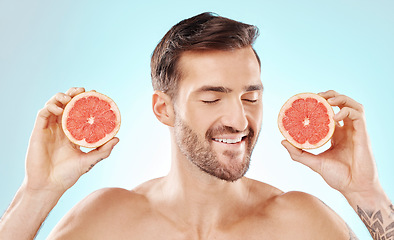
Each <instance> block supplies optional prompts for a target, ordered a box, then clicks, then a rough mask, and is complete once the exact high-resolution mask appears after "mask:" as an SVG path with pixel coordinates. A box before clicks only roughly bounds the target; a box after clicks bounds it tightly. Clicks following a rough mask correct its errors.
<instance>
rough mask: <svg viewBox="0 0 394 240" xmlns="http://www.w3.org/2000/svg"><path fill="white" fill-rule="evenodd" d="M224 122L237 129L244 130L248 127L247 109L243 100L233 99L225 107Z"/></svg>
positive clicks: (225, 124) (227, 125)
mask: <svg viewBox="0 0 394 240" xmlns="http://www.w3.org/2000/svg"><path fill="white" fill-rule="evenodd" d="M223 111H224V112H223V117H222V124H223V125H224V126H226V127H231V128H233V129H235V130H237V131H240V132H242V131H244V130H246V128H247V127H248V119H247V118H246V114H245V109H244V106H243V104H242V100H240V99H239V100H236V101H232V102H231V103H229V104H227V106H226V107H225V109H223Z"/></svg>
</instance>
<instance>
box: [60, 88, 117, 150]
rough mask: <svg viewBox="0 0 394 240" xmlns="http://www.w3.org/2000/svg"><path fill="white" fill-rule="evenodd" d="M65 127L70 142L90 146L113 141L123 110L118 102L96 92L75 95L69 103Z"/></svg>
mask: <svg viewBox="0 0 394 240" xmlns="http://www.w3.org/2000/svg"><path fill="white" fill-rule="evenodd" d="M62 127H63V131H64V133H65V134H66V136H67V138H68V139H70V141H71V142H73V143H75V144H77V145H79V146H82V147H87V148H96V147H99V146H101V145H103V144H105V143H106V142H108V141H109V140H111V139H112V138H113V137H114V136H115V135H116V133H117V132H118V131H119V128H120V112H119V109H118V107H117V106H116V104H115V102H114V101H113V100H112V99H111V98H109V97H107V96H106V95H104V94H101V93H98V92H96V91H89V92H84V93H80V94H78V95H76V96H75V97H73V98H72V99H71V101H70V102H69V103H68V104H67V105H66V107H65V108H64V111H63V116H62Z"/></svg>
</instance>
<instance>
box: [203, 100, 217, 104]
mask: <svg viewBox="0 0 394 240" xmlns="http://www.w3.org/2000/svg"><path fill="white" fill-rule="evenodd" d="M219 100H220V99H215V100H212V101H205V100H202V102H203V103H206V104H213V103H217V102H219Z"/></svg>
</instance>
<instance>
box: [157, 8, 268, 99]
mask: <svg viewBox="0 0 394 240" xmlns="http://www.w3.org/2000/svg"><path fill="white" fill-rule="evenodd" d="M258 35H259V31H258V28H257V27H256V26H253V25H249V24H245V23H241V22H237V21H234V20H231V19H228V18H224V17H220V16H218V15H216V14H214V13H210V12H206V13H202V14H199V15H197V16H194V17H191V18H189V19H185V20H183V21H181V22H179V23H178V24H176V25H174V26H173V27H172V28H171V29H170V30H169V31H168V32H167V33H166V34H165V35H164V37H163V38H162V39H161V41H160V42H159V44H158V45H157V46H156V48H155V50H154V51H153V54H152V58H151V77H152V86H153V89H154V90H160V91H162V92H165V93H167V94H168V95H169V96H170V97H172V98H173V97H175V96H176V93H177V90H178V82H179V80H180V79H181V75H182V73H181V71H180V69H179V67H178V62H179V59H180V56H181V54H182V53H183V52H185V51H206V50H223V51H228V50H234V49H239V48H243V47H246V46H252V45H253V43H254V41H255V40H256V38H257V37H258ZM253 51H254V53H255V55H256V58H257V61H258V63H259V65H260V64H261V63H260V59H259V57H258V55H257V53H256V51H255V50H254V49H253Z"/></svg>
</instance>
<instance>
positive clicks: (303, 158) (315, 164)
mask: <svg viewBox="0 0 394 240" xmlns="http://www.w3.org/2000/svg"><path fill="white" fill-rule="evenodd" d="M282 145H283V146H284V147H285V148H286V150H287V151H288V152H289V154H290V157H291V158H292V159H293V160H294V161H296V162H299V163H302V164H304V165H305V166H307V167H309V168H310V169H312V170H313V171H315V172H317V173H320V172H321V161H320V159H319V158H317V157H316V156H315V155H313V154H312V153H309V152H306V151H304V150H302V149H298V148H296V147H294V146H293V145H291V144H290V143H289V142H288V141H286V140H283V141H282Z"/></svg>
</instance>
